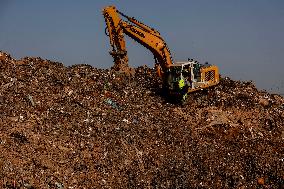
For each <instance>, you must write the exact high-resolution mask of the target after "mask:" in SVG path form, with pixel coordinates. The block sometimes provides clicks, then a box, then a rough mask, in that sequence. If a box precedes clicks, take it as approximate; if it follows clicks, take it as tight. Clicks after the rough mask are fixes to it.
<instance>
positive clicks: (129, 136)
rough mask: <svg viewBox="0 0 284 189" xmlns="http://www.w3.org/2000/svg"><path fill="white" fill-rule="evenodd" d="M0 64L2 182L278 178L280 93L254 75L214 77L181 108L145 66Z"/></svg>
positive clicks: (144, 184) (126, 184)
mask: <svg viewBox="0 0 284 189" xmlns="http://www.w3.org/2000/svg"><path fill="white" fill-rule="evenodd" d="M0 70H1V73H0V86H1V87H0V110H1V111H0V112H1V114H0V130H1V132H0V138H1V139H0V151H1V155H0V170H1V171H0V175H1V181H0V188H5V187H2V186H1V184H2V182H3V183H7V184H6V186H7V187H6V188H9V187H10V188H13V187H14V185H17V187H18V185H19V188H20V187H25V188H44V187H48V186H49V187H50V188H57V189H64V188H74V189H75V188H200V187H202V188H258V187H262V186H263V187H267V188H281V187H282V186H283V182H284V178H283V175H284V168H283V167H284V160H283V157H284V151H283V146H284V142H283V141H284V140H283V139H284V120H283V119H284V98H283V97H281V96H280V95H272V94H269V93H267V92H265V91H259V90H257V88H256V87H255V86H254V85H253V84H252V82H241V81H234V80H231V79H230V78H228V77H224V78H221V81H220V84H219V85H217V86H215V87H212V88H209V89H206V90H202V91H199V92H196V93H191V94H189V96H188V102H187V103H186V104H185V105H183V106H181V105H179V104H175V103H174V102H171V101H169V100H168V99H167V96H165V95H164V93H163V90H162V89H161V87H160V86H161V85H162V81H161V80H160V79H159V78H158V77H157V75H156V71H155V69H152V68H148V67H145V66H144V67H138V68H135V75H134V76H124V75H123V74H121V75H119V74H118V73H116V72H115V71H113V70H108V69H98V68H94V67H92V66H90V65H85V64H79V65H73V66H70V67H65V66H64V65H63V64H62V63H58V62H52V61H49V60H43V59H41V58H39V57H25V58H22V59H21V60H15V59H13V58H12V57H11V56H10V55H8V54H6V53H4V52H0ZM116 110H119V111H116ZM262 178H263V179H264V180H262ZM14 181H15V182H14ZM21 181H22V182H21ZM24 181H28V182H26V183H24ZM14 183H15V184H14ZM63 183H64V185H63ZM212 184H213V185H212ZM3 185H4V184H3ZM8 185H9V186H8ZM14 188H15V187H14ZM282 188H283V187H282Z"/></svg>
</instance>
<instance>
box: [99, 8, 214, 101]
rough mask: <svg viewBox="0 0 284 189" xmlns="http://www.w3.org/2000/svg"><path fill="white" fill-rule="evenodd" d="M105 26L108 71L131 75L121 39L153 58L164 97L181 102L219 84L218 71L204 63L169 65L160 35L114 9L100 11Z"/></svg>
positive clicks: (188, 61) (166, 49) (168, 58)
mask: <svg viewBox="0 0 284 189" xmlns="http://www.w3.org/2000/svg"><path fill="white" fill-rule="evenodd" d="M103 16H104V18H105V22H106V29H105V32H106V35H107V36H108V37H109V40H110V45H111V51H110V55H111V56H112V57H113V59H114V66H113V67H112V69H114V70H115V71H120V72H123V73H130V72H132V71H133V69H132V68H130V67H129V65H128V56H127V50H126V42H125V35H127V36H128V37H130V38H132V39H134V40H135V41H136V42H138V43H139V44H141V45H143V46H144V47H145V48H147V49H148V50H150V51H151V52H152V54H153V55H154V60H155V68H156V71H157V75H158V76H159V77H160V78H161V79H162V81H163V88H164V89H166V91H167V93H168V95H170V96H171V97H175V98H176V99H178V100H180V101H182V102H185V100H186V98H187V95H188V93H191V92H194V91H198V90H202V89H205V88H208V87H211V86H214V85H217V84H218V83H219V73H218V67H217V66H215V65H210V64H208V63H205V64H201V63H199V62H198V61H196V60H193V59H188V60H187V61H183V62H173V59H172V56H171V53H170V50H169V48H168V46H167V44H166V42H165V40H164V39H163V38H162V37H161V35H160V33H159V32H158V31H157V30H155V29H153V28H151V27H149V26H147V25H145V24H143V23H142V22H140V21H138V20H136V19H135V18H134V17H129V16H127V15H125V14H124V13H122V12H120V11H118V10H117V9H116V7H115V6H107V7H105V8H104V9H103Z"/></svg>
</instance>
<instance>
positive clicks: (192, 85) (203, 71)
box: [166, 60, 219, 98]
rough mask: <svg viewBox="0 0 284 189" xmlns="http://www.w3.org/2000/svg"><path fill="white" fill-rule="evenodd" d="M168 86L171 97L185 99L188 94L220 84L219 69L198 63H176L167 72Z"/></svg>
mask: <svg viewBox="0 0 284 189" xmlns="http://www.w3.org/2000/svg"><path fill="white" fill-rule="evenodd" d="M166 78H167V81H166V86H167V89H168V91H169V93H170V95H174V96H177V95H178V96H180V97H182V98H184V95H186V94H187V93H188V92H193V91H196V90H200V89H203V88H206V87H209V86H213V85H216V84H217V83H218V82H219V74H218V68H217V67H216V66H214V65H210V64H208V63H206V64H200V63H199V62H198V61H194V60H189V61H187V62H175V63H174V64H171V65H170V66H169V68H168V70H167V72H166Z"/></svg>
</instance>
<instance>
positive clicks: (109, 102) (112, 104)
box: [105, 98, 121, 110]
mask: <svg viewBox="0 0 284 189" xmlns="http://www.w3.org/2000/svg"><path fill="white" fill-rule="evenodd" d="M105 102H106V103H107V104H109V105H111V106H112V107H113V108H115V109H117V110H121V107H120V106H118V104H117V103H116V102H114V101H113V100H111V99H110V98H107V99H106V100H105Z"/></svg>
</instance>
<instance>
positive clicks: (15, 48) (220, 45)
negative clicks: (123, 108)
mask: <svg viewBox="0 0 284 189" xmlns="http://www.w3.org/2000/svg"><path fill="white" fill-rule="evenodd" d="M107 5H115V6H116V7H117V9H119V10H120V11H121V12H123V13H125V14H127V15H129V16H134V17H135V18H136V19H138V20H140V21H142V22H143V23H145V24H147V25H149V26H151V27H153V28H155V29H157V30H158V31H160V33H161V34H162V36H163V37H164V39H165V40H166V42H167V44H168V46H169V48H170V50H171V52H172V55H173V58H174V60H187V58H188V57H190V58H196V59H198V60H199V61H200V62H205V61H208V62H209V63H211V64H216V65H217V66H219V68H220V72H221V74H222V75H223V76H229V77H231V78H233V79H237V80H253V81H254V82H255V83H256V85H257V87H259V88H260V89H266V90H273V91H274V92H277V93H284V61H283V54H284V1H283V0H249V1H248V0H175V1H164V0H157V1H153V0H143V1H141V0H140V1H135V0H121V1H96V0H85V1H75V0H48V1H39V0H25V1H23V0H0V50H3V51H7V52H9V53H10V54H12V56H14V57H16V58H21V57H24V56H36V57H38V56H40V57H42V58H44V59H50V60H55V61H59V62H63V63H64V64H65V65H72V64H80V63H86V64H90V65H92V66H95V67H100V68H108V67H110V66H111V65H112V57H111V56H110V55H109V54H108V51H109V49H110V45H109V39H108V37H107V36H105V34H104V29H105V23H104V18H103V16H102V14H101V10H102V8H103V7H104V6H107ZM127 47H128V52H129V58H130V65H132V66H134V67H136V66H139V65H145V64H146V65H148V66H151V67H152V66H153V65H154V60H153V56H152V54H151V53H150V52H149V51H148V50H147V49H144V47H141V46H140V45H139V44H138V43H136V42H134V41H133V40H131V39H129V38H128V39H127Z"/></svg>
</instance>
